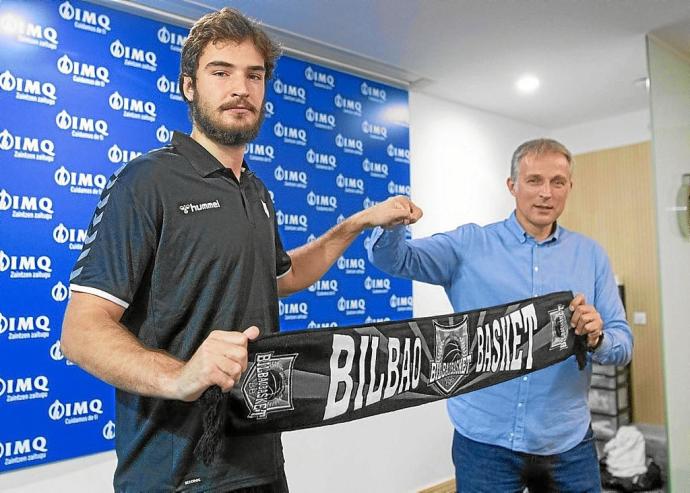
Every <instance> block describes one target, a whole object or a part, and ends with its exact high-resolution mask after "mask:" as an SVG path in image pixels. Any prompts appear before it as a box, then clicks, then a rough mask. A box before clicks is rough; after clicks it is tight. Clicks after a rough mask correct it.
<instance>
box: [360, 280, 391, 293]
mask: <svg viewBox="0 0 690 493" xmlns="http://www.w3.org/2000/svg"><path fill="white" fill-rule="evenodd" d="M364 289H366V290H367V291H371V293H372V294H387V293H388V292H389V291H390V290H391V280H390V279H388V278H386V277H382V278H372V277H369V276H367V278H366V279H364Z"/></svg>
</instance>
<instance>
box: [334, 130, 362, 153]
mask: <svg viewBox="0 0 690 493" xmlns="http://www.w3.org/2000/svg"><path fill="white" fill-rule="evenodd" d="M335 145H337V146H338V147H340V148H341V149H342V150H343V152H344V153H346V154H356V155H358V156H361V155H362V153H363V152H364V144H363V143H362V141H361V140H359V139H355V138H352V137H344V136H343V135H342V134H338V135H336V136H335Z"/></svg>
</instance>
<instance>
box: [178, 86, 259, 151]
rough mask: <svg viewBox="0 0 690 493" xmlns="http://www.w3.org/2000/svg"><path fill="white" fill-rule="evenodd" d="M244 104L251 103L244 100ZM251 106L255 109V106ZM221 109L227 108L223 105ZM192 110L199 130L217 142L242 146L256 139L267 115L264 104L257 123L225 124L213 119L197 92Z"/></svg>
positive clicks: (193, 119) (193, 118)
mask: <svg viewBox="0 0 690 493" xmlns="http://www.w3.org/2000/svg"><path fill="white" fill-rule="evenodd" d="M243 106H249V103H248V102H243ZM250 108H252V109H254V108H253V107H250ZM221 109H226V108H223V107H222V106H221ZM190 110H191V113H192V121H193V122H194V124H195V125H196V126H197V127H198V128H199V130H200V131H201V132H202V133H203V134H204V135H206V137H208V138H209V139H211V140H212V141H214V142H216V143H217V144H221V145H226V146H242V145H245V144H247V143H249V142H251V141H252V140H254V139H255V138H256V136H257V135H259V130H261V124H262V123H263V121H264V116H265V110H264V105H263V104H262V105H261V109H260V110H259V118H257V120H256V123H254V124H253V125H250V126H243V127H239V126H232V124H230V125H224V126H223V125H222V124H219V123H218V122H217V121H214V120H213V117H212V114H211V112H210V111H208V109H207V108H205V107H203V106H202V104H200V102H199V100H198V98H197V94H195V95H194V98H193V99H192V101H191V103H190Z"/></svg>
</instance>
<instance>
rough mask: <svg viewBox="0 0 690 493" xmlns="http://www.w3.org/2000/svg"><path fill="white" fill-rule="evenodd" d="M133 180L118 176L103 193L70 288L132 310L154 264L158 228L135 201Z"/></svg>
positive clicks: (113, 178)
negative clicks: (143, 278) (131, 305)
mask: <svg viewBox="0 0 690 493" xmlns="http://www.w3.org/2000/svg"><path fill="white" fill-rule="evenodd" d="M129 181H130V180H121V179H118V177H117V173H116V174H115V175H113V177H112V178H111V179H110V181H109V182H108V184H107V185H106V187H105V188H104V190H103V193H102V194H101V197H100V200H99V202H98V204H97V206H96V210H95V212H94V215H93V219H92V221H91V224H90V225H89V228H88V234H87V238H86V240H85V241H84V246H83V248H82V251H81V254H80V255H79V258H78V259H77V262H76V264H75V266H74V269H73V271H72V274H71V275H70V289H71V290H72V291H77V292H87V293H91V294H95V295H97V296H100V297H102V298H105V299H108V300H110V301H113V302H114V303H117V304H119V305H120V306H122V307H124V308H127V307H128V306H129V304H130V303H131V302H132V299H133V297H134V293H136V291H137V289H138V287H139V284H140V283H141V281H142V277H143V275H144V273H145V272H146V270H147V267H148V265H149V263H150V262H151V261H152V259H153V257H154V255H155V250H156V244H157V232H156V229H157V228H156V223H155V221H154V220H153V218H152V217H151V214H150V213H149V212H148V211H147V210H145V208H144V207H143V206H142V205H141V204H140V201H138V200H137V198H136V197H135V196H134V194H133V193H132V191H131V188H130V186H129Z"/></svg>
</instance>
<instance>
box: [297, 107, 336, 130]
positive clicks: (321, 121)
mask: <svg viewBox="0 0 690 493" xmlns="http://www.w3.org/2000/svg"><path fill="white" fill-rule="evenodd" d="M304 117H305V118H306V119H307V121H308V122H309V123H312V124H314V126H315V127H316V128H320V129H322V130H333V129H334V128H335V125H336V122H335V115H331V114H329V113H322V112H320V111H316V110H315V109H313V108H307V110H306V111H305V112H304Z"/></svg>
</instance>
